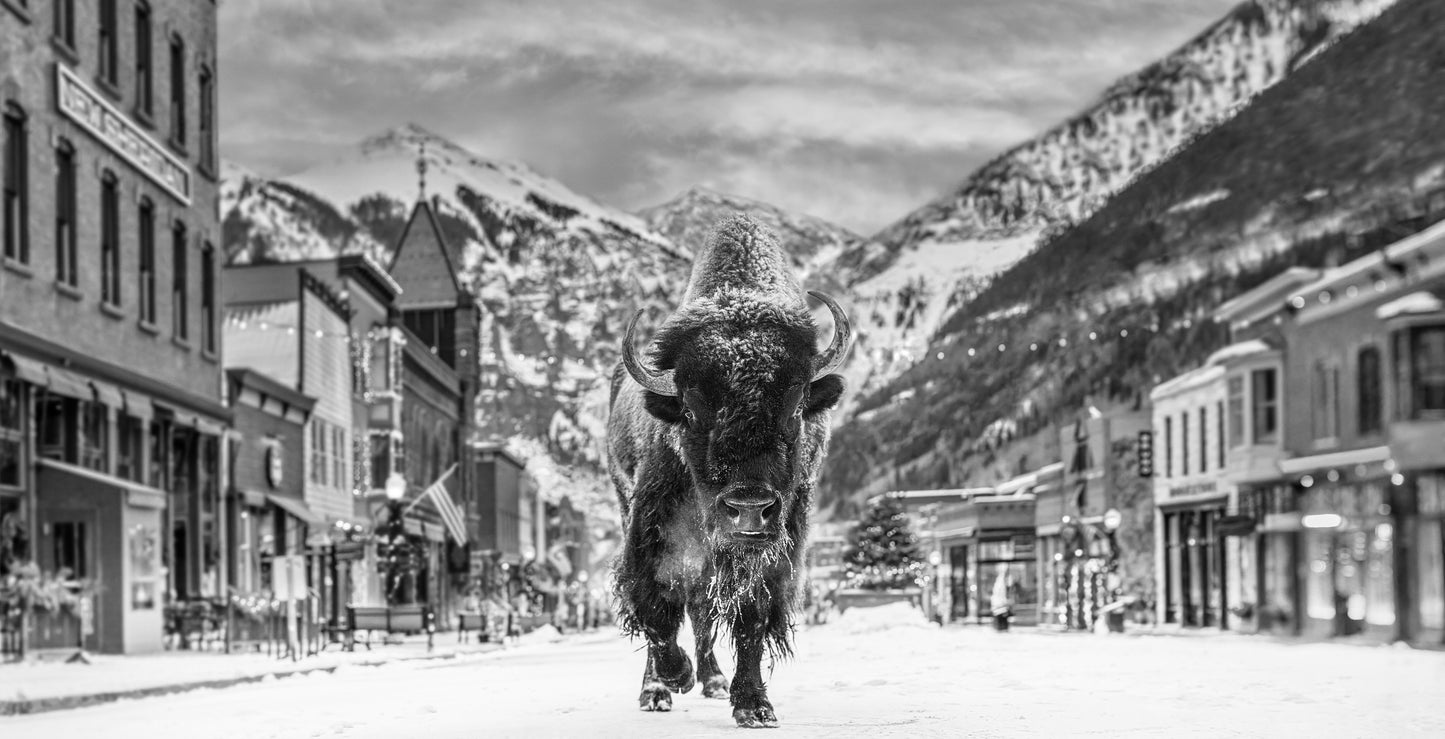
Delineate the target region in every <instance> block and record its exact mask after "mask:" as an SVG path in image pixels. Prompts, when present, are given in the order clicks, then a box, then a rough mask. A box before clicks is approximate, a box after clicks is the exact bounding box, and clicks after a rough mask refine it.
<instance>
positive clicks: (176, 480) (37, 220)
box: [0, 0, 229, 652]
mask: <svg viewBox="0 0 1445 739" xmlns="http://www.w3.org/2000/svg"><path fill="white" fill-rule="evenodd" d="M0 19H3V21H4V22H3V23H0V121H3V132H0V147H3V148H0V185H3V187H0V260H3V269H0V352H3V354H4V362H3V364H4V365H5V369H4V377H3V379H0V409H3V414H0V415H3V419H0V422H3V424H4V434H5V437H4V438H5V447H4V452H3V460H0V520H3V521H8V523H7V524H5V525H3V526H0V529H3V530H5V531H8V532H10V534H9V537H10V541H9V542H7V543H6V544H4V545H3V547H0V548H4V549H6V550H8V551H9V552H10V555H11V556H12V557H20V558H30V557H33V558H34V559H35V560H36V561H37V563H38V564H39V565H40V567H41V568H42V570H45V571H48V572H51V573H61V572H64V573H66V574H67V576H68V577H70V578H71V581H72V582H74V583H75V586H74V587H75V589H76V592H77V593H78V594H80V597H79V600H78V604H79V605H78V606H77V607H76V613H74V614H69V615H67V614H54V615H42V616H41V617H40V618H38V619H36V626H35V631H34V633H33V634H31V642H32V644H33V645H35V646H41V647H65V648H75V647H84V648H88V649H93V650H97V651H102V652H144V651H153V650H156V649H159V648H161V646H162V644H163V633H164V629H165V623H166V614H167V611H168V609H170V608H171V607H173V606H175V605H177V604H180V603H183V602H187V601H204V600H218V599H220V598H222V597H223V595H224V593H225V589H224V588H225V582H224V572H225V570H226V563H225V556H226V552H227V547H226V545H225V541H224V530H223V520H222V502H221V483H222V480H223V479H224V474H223V468H224V466H225V464H226V460H225V459H224V455H225V449H224V445H223V444H222V431H223V428H224V426H225V425H226V424H227V423H228V421H229V412H228V411H227V409H226V408H225V406H224V405H223V404H222V402H221V395H222V373H221V363H220V335H219V321H218V319H219V316H218V310H217V309H218V297H219V296H218V293H217V280H218V274H219V267H220V265H219V256H218V251H217V249H216V245H217V244H218V243H219V242H220V236H221V234H220V226H219V222H218V212H217V187H218V185H217V172H218V169H219V168H218V160H217V157H216V126H215V99H216V89H215V87H216V86H215V80H216V77H215V69H216V61H215V49H216V6H215V3H214V2H181V1H180V0H155V1H154V2H150V3H145V4H140V5H136V6H133V7H129V8H128V9H127V10H126V12H121V11H120V9H119V8H118V6H117V5H116V4H107V3H74V2H65V1H62V2H54V3H45V4H38V3H20V2H6V3H4V4H0ZM17 537H23V539H24V546H23V547H19V548H17V546H16V543H17ZM22 555H23V557H22ZM7 566H8V565H7V564H5V563H0V567H7ZM92 586H93V587H92Z"/></svg>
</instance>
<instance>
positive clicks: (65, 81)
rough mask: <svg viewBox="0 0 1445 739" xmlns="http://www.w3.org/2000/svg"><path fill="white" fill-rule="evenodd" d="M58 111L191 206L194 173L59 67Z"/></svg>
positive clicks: (63, 68)
mask: <svg viewBox="0 0 1445 739" xmlns="http://www.w3.org/2000/svg"><path fill="white" fill-rule="evenodd" d="M55 90H56V98H55V104H56V107H58V108H59V109H60V112H61V113H63V114H64V115H65V117H66V118H69V119H70V120H72V121H75V122H76V123H77V124H79V125H80V127H81V128H84V129H85V130H86V131H89V132H90V134H91V135H92V136H94V137H95V138H97V139H99V140H100V142H101V143H103V144H105V145H106V146H107V147H109V148H110V149H111V150H112V151H114V152H115V153H116V154H118V155H120V157H121V158H122V159H125V160H126V161H127V162H130V163H131V164H132V165H134V166H135V167H136V168H137V169H139V170H140V171H141V172H143V173H145V175H146V176H147V177H149V178H150V179H151V180H153V181H154V182H155V183H156V184H157V185H160V186H161V188H162V189H164V190H165V191H166V192H168V193H170V194H171V195H172V196H173V197H175V198H176V199H177V200H179V201H181V204H182V205H190V204H191V170H190V168H188V167H187V166H186V164H185V162H182V161H181V160H180V159H177V158H176V157H175V156H174V155H172V154H171V153H170V152H168V151H166V150H165V148H164V147H162V146H161V145H160V144H158V143H156V142H155V140H154V139H152V138H151V137H150V136H148V135H146V133H145V131H142V130H141V129H140V127H138V126H136V125H135V124H134V123H131V122H130V120H129V119H127V118H126V117H125V116H124V115H122V114H121V112H120V111H118V110H116V109H115V107H114V106H112V105H111V104H110V103H108V102H106V101H105V99H104V98H102V97H101V96H100V95H98V94H97V93H96V92H95V91H94V90H92V89H90V87H88V86H87V85H86V84H85V83H84V82H82V81H81V80H80V78H79V77H77V76H76V75H75V73H74V72H71V71H70V70H69V69H67V68H66V67H65V65H63V64H58V63H57V64H56V65H55Z"/></svg>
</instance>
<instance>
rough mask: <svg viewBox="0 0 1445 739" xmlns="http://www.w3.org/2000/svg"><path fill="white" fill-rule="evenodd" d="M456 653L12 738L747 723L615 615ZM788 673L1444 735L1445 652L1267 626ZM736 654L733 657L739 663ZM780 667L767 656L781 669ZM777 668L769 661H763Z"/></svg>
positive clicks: (1220, 718) (853, 712) (844, 709)
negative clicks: (620, 630) (681, 685)
mask: <svg viewBox="0 0 1445 739" xmlns="http://www.w3.org/2000/svg"><path fill="white" fill-rule="evenodd" d="M528 642H529V643H525V644H523V645H521V646H518V647H511V648H508V649H507V650H505V651H502V652H494V653H489V654H476V655H464V656H460V657H457V658H455V659H447V660H440V661H430V662H406V663H398V664H392V665H386V666H381V667H350V666H343V667H341V668H340V669H338V670H337V672H336V673H335V674H324V673H323V674H316V675H311V676H304V677H292V678H285V679H281V680H268V681H265V682H262V683H256V684H250V685H242V686H238V687H233V688H227V689H221V690H201V691H196V692H192V693H186V694H180V695H174V696H168V697H161V698H148V699H141V700H130V701H122V702H120V703H115V704H110V705H105V706H99V707H94V708H85V709H77V710H71V711H58V712H54V713H45V714H37V715H32V716H18V717H11V718H0V735H3V736H5V737H56V736H106V737H131V736H135V737H141V736H145V737H153V736H208V737H246V738H247V739H257V738H259V737H318V736H337V737H403V736H426V737H429V739H441V738H443V737H464V736H481V735H487V736H519V737H521V736H527V737H531V736H631V737H648V736H657V737H664V736H666V737H675V736H725V735H728V736H731V735H736V734H737V732H739V731H742V730H740V729H736V728H734V727H733V722H732V719H731V717H730V715H729V710H728V707H727V706H726V704H725V703H723V702H721V701H712V700H707V699H704V698H702V697H701V696H700V695H699V692H698V690H697V689H694V690H693V691H692V692H691V693H689V694H687V695H684V696H681V697H678V698H677V699H676V702H675V705H674V710H673V711H672V712H671V713H669V714H649V713H643V712H640V711H638V710H637V708H636V702H635V701H636V694H637V688H638V685H639V680H640V678H641V673H642V659H643V658H642V653H641V652H639V651H637V648H638V646H639V645H637V644H630V643H629V642H627V641H626V640H624V639H621V638H618V637H617V636H616V635H615V632H614V631H612V630H611V629H603V630H602V631H599V632H591V633H587V634H582V635H576V636H568V637H564V638H563V639H562V640H560V641H554V642H550V643H549V642H542V641H540V640H536V639H529V640H528ZM797 643H798V656H797V659H796V660H794V661H792V662H789V663H784V664H779V665H778V666H777V667H776V669H775V670H774V672H773V674H772V677H771V680H770V682H769V685H770V688H769V690H770V695H771V697H772V700H773V703H774V704H775V705H776V706H777V709H778V714H779V717H780V720H781V728H780V729H779V733H785V734H791V735H797V736H844V735H846V736H858V735H867V736H870V737H884V736H920V735H923V736H1064V735H1069V736H1135V737H1154V736H1200V737H1203V736H1209V737H1218V736H1263V735H1274V736H1284V735H1311V736H1321V737H1361V736H1392V737H1401V736H1445V716H1442V714H1441V712H1440V711H1439V705H1440V695H1441V691H1442V689H1445V654H1441V653H1439V652H1427V651H1418V650H1412V649H1408V648H1404V647H1356V646H1346V645H1341V644H1295V645H1287V644H1280V643H1275V642H1271V641H1268V640H1265V639H1260V638H1253V637H1238V636H1229V635H1207V636H1196V637H1185V636H1180V637H1171V636H1140V637H1130V636H1121V635H1112V636H1109V635H1090V634H1077V633H1075V634H1057V633H1039V632H1037V631H1035V630H1033V629H1017V630H1014V631H1011V632H1008V633H1002V634H1000V633H996V632H993V631H992V630H989V629H986V628H982V627H976V626H970V627H963V628H959V627H950V628H947V629H941V630H940V629H939V628H938V627H936V626H932V625H929V624H926V623H924V622H923V621H922V620H921V617H920V616H918V612H917V611H916V610H913V611H910V610H908V609H907V608H906V607H903V606H887V607H881V608H874V609H854V610H853V611H850V612H849V613H848V614H846V615H845V616H844V617H842V618H840V619H837V620H836V621H835V622H834V623H831V624H828V625H824V626H819V627H810V628H806V629H801V630H800V631H799V634H798V639H797ZM729 664H730V660H727V659H724V669H728V666H729ZM764 668H765V670H766V664H765V666H764ZM765 674H766V673H765Z"/></svg>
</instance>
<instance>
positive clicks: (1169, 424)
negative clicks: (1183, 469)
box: [1164, 417, 1174, 477]
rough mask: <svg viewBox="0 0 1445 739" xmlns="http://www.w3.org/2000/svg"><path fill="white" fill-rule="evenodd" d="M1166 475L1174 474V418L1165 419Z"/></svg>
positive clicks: (1171, 475)
mask: <svg viewBox="0 0 1445 739" xmlns="http://www.w3.org/2000/svg"><path fill="white" fill-rule="evenodd" d="M1164 476H1165V477H1173V476H1174V419H1172V418H1167V417H1166V418H1165V419H1164Z"/></svg>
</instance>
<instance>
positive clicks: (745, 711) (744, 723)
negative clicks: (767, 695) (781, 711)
mask: <svg viewBox="0 0 1445 739" xmlns="http://www.w3.org/2000/svg"><path fill="white" fill-rule="evenodd" d="M733 720H734V721H736V722H738V726H741V727H742V728H744V729H775V728H777V727H778V715H777V714H776V713H773V707H772V706H758V707H757V708H734V709H733Z"/></svg>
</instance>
